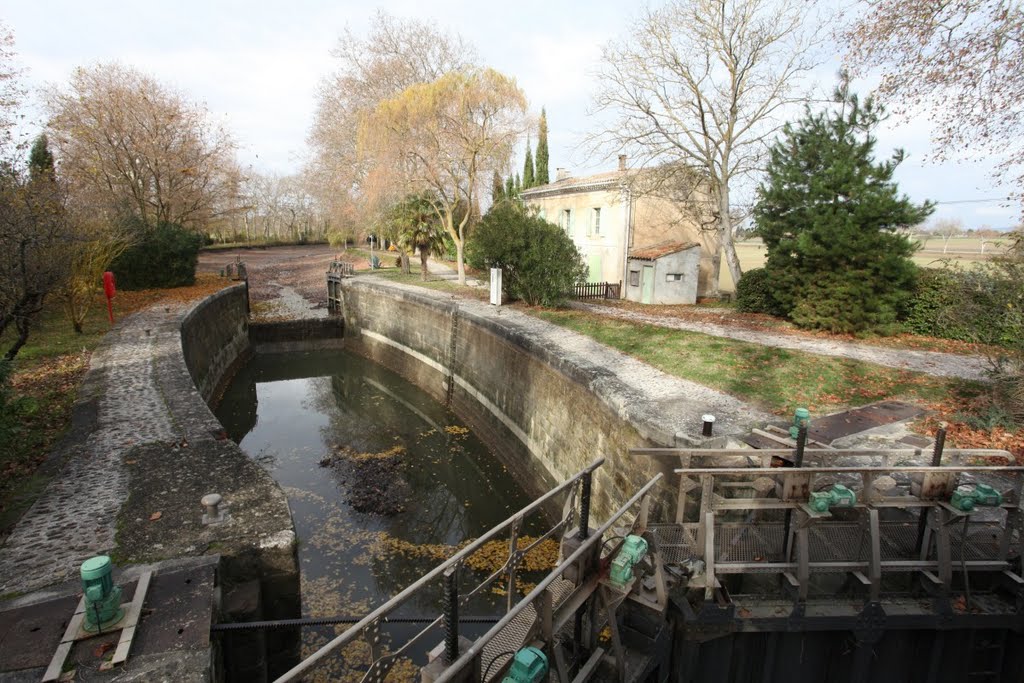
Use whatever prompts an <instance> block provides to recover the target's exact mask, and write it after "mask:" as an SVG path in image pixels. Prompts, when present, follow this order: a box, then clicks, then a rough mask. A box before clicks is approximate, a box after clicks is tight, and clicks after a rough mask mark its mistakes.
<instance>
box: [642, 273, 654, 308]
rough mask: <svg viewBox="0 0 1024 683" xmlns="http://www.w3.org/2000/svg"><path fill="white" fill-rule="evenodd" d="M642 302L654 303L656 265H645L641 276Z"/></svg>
mask: <svg viewBox="0 0 1024 683" xmlns="http://www.w3.org/2000/svg"><path fill="white" fill-rule="evenodd" d="M640 303H644V304H650V303H654V266H644V272H643V273H642V274H641V276H640Z"/></svg>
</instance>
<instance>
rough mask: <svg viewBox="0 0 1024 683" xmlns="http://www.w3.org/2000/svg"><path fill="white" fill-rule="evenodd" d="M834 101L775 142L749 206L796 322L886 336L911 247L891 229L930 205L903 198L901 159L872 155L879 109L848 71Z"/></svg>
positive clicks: (910, 276) (908, 282) (778, 292)
mask: <svg viewBox="0 0 1024 683" xmlns="http://www.w3.org/2000/svg"><path fill="white" fill-rule="evenodd" d="M834 100H835V103H836V105H835V107H833V108H832V109H830V110H827V111H824V112H821V113H817V114H815V113H812V112H811V111H810V109H809V108H808V109H807V111H806V113H805V114H804V117H803V119H801V120H800V121H799V122H798V123H797V125H795V126H794V125H792V124H787V125H786V126H785V128H784V129H783V134H782V137H781V138H780V140H779V141H778V142H777V143H776V144H775V145H774V146H773V147H772V149H771V152H770V157H769V162H768V168H767V179H766V181H765V182H764V183H763V184H762V185H761V186H760V187H759V188H758V195H759V196H758V201H757V204H756V205H755V207H754V220H755V223H756V226H757V233H758V234H759V235H760V236H761V237H762V239H763V240H764V243H765V247H766V248H767V253H768V256H767V261H766V263H765V270H766V271H767V273H766V274H767V281H768V287H769V289H770V291H771V295H772V297H773V298H774V299H775V301H776V302H777V303H778V304H779V307H780V308H781V310H783V311H784V312H785V313H786V314H787V315H789V317H790V318H792V320H793V321H794V322H795V323H796V324H797V325H799V326H800V327H806V328H816V329H823V330H829V331H831V332H847V333H848V332H854V333H858V332H874V333H890V332H892V331H894V330H895V328H896V321H897V318H898V317H899V315H900V314H901V313H903V312H904V309H905V307H906V305H907V303H908V301H909V298H910V294H911V292H912V288H913V283H914V278H915V272H916V267H915V266H914V264H913V262H912V261H911V260H910V256H911V254H913V252H914V246H913V245H912V244H911V242H910V240H909V239H908V238H907V237H906V236H904V235H902V234H899V233H898V232H897V229H898V228H900V227H903V226H909V225H916V224H918V223H921V222H922V221H923V220H924V219H925V218H926V217H927V216H928V215H929V214H931V212H932V211H933V209H934V205H933V204H931V203H930V202H925V203H924V204H921V205H915V204H912V203H911V202H910V200H909V199H908V198H907V197H906V195H901V194H900V193H899V190H898V188H897V186H896V183H895V182H894V181H893V179H892V178H893V173H894V172H895V170H896V167H897V166H898V165H899V164H900V162H901V161H902V160H903V152H902V150H896V152H895V153H894V154H893V156H892V158H891V159H889V160H888V161H884V162H881V163H876V162H875V160H874V147H875V138H874V136H873V135H872V131H873V130H874V129H875V128H876V127H877V126H878V124H879V123H880V122H881V121H882V118H883V114H884V112H883V111H882V110H881V109H880V108H878V107H876V106H875V104H874V103H873V101H872V100H871V98H867V99H866V100H865V101H864V102H861V101H860V100H859V99H858V98H857V96H856V95H854V94H852V93H850V91H849V83H848V81H847V80H846V79H845V78H844V80H843V82H842V83H841V85H840V86H839V87H838V88H837V89H836V92H835V96H834Z"/></svg>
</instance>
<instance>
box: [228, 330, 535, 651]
mask: <svg viewBox="0 0 1024 683" xmlns="http://www.w3.org/2000/svg"><path fill="white" fill-rule="evenodd" d="M215 413H216V415H217V418H218V419H219V420H220V422H221V424H223V425H224V427H225V429H226V430H227V431H228V434H229V435H230V437H231V438H232V439H233V440H234V441H236V442H237V443H238V444H239V445H240V447H241V448H242V450H243V451H245V452H246V453H247V454H248V455H249V456H250V457H252V458H254V459H255V460H257V461H258V462H259V463H260V464H262V465H263V467H265V468H266V469H267V471H268V472H270V474H271V475H272V476H273V477H274V479H275V480H277V481H278V482H279V483H280V485H281V486H282V488H283V489H284V491H285V493H286V494H287V496H288V502H289V505H290V506H291V510H292V515H293V517H294V521H295V529H296V533H297V535H298V539H299V549H298V556H299V563H300V573H301V586H302V611H303V616H311V615H315V616H333V615H352V616H356V617H362V616H364V615H365V614H366V613H367V612H369V611H370V610H372V609H373V608H374V607H376V606H377V605H379V604H381V603H383V602H384V601H385V600H387V599H388V598H389V597H391V596H393V595H395V594H397V593H399V592H400V591H401V590H402V589H404V588H405V587H406V586H408V585H409V584H411V583H413V582H414V581H416V580H417V579H418V578H419V577H420V576H422V575H423V574H424V573H426V572H428V571H429V570H430V569H431V568H433V567H434V566H436V565H437V564H439V563H440V562H441V561H443V557H444V556H441V557H439V556H438V554H437V552H444V550H443V549H438V548H436V546H438V545H445V546H454V545H457V544H459V543H461V542H463V541H465V540H467V539H470V538H474V537H476V536H479V535H480V534H481V533H483V532H485V531H486V530H488V529H490V528H491V527H493V526H495V525H497V524H498V523H500V522H502V521H504V520H505V519H506V518H508V517H509V516H510V515H511V514H512V513H514V512H515V511H517V510H519V509H521V508H522V507H524V506H525V505H527V504H529V503H530V498H528V497H527V495H526V494H525V493H524V491H523V490H522V488H521V487H520V486H519V485H518V484H517V483H516V482H515V481H514V480H513V478H512V477H511V475H510V474H509V473H508V472H506V470H505V468H504V467H503V466H502V464H501V463H500V462H499V461H498V459H497V458H496V457H495V456H494V455H493V454H491V452H490V451H489V450H488V449H487V447H486V446H484V444H483V443H482V442H481V441H480V440H479V439H478V438H477V437H476V436H475V435H474V434H473V433H472V432H471V431H469V430H468V429H466V427H465V426H464V424H463V423H462V422H461V421H460V420H459V419H458V418H457V417H456V416H455V415H454V414H453V413H452V412H450V411H448V410H446V409H445V408H444V406H442V405H440V404H439V403H437V402H436V401H435V400H433V399H432V398H431V397H430V396H429V395H427V394H426V393H425V392H423V391H422V390H420V389H419V388H417V387H416V386H414V385H412V384H410V383H409V382H407V381H405V380H404V379H402V378H401V377H400V376H398V375H397V374H395V373H392V372H390V371H388V370H387V369H385V368H383V367H381V366H379V365H376V364H374V363H372V362H369V361H367V360H365V359H363V358H361V357H359V356H356V355H354V354H351V353H349V352H344V351H337V350H333V351H324V352H309V353H287V354H267V355H263V354H257V355H256V356H254V357H253V359H252V360H251V361H250V362H249V363H247V364H246V365H245V367H243V368H242V369H241V371H240V372H239V373H238V374H237V375H236V376H235V378H234V379H233V380H232V382H231V384H230V386H229V387H228V389H227V391H226V392H225V394H224V396H223V398H222V399H221V401H220V403H219V405H218V406H217V409H216V410H215ZM396 448H397V449H399V450H397V451H395V452H398V453H399V454H400V456H399V457H400V459H401V465H400V467H399V471H400V476H401V479H402V480H404V482H405V483H404V484H403V485H401V486H402V488H400V489H398V491H399V492H400V494H401V495H400V501H399V506H400V507H401V508H402V509H401V511H398V512H396V513H394V514H389V515H385V514H378V513H375V512H359V511H357V510H356V509H354V507H353V503H352V498H353V494H354V493H355V494H358V493H363V494H365V493H367V492H366V491H360V490H357V489H361V488H364V487H366V486H371V487H374V486H378V485H379V486H380V487H384V486H386V485H387V484H388V481H387V480H382V481H370V482H367V481H365V480H362V479H360V477H358V476H356V475H355V474H354V469H353V464H352V463H353V458H355V459H358V458H359V457H360V456H358V455H354V454H378V453H382V452H387V451H389V450H391V449H396ZM325 459H329V460H330V461H331V462H332V463H333V464H327V463H325ZM322 463H323V464H322ZM325 465H326V466H325ZM541 526H542V523H541V520H539V519H535V520H532V521H529V522H528V524H527V527H526V529H524V532H525V533H530V532H537V531H538V530H539V527H541ZM499 538H504V539H507V538H508V534H507V533H506V534H504V535H503V536H499ZM452 552H454V548H449V549H448V551H447V554H449V555H450V554H451V553H452ZM445 556H447V555H445ZM472 574H474V573H473V572H468V575H467V576H465V577H464V580H463V581H462V585H463V586H464V587H465V586H468V585H470V580H471V579H472V578H473V577H472ZM477 574H478V573H477ZM483 576H484V575H483V574H478V578H483ZM472 583H474V584H475V582H472ZM503 602H504V599H503V598H500V597H498V596H497V595H495V594H494V593H490V592H487V593H486V594H485V595H484V596H483V597H482V599H479V600H475V601H474V602H473V603H471V604H470V605H467V606H465V607H463V608H462V614H495V613H497V611H498V610H499V605H500V604H502V603H503ZM440 605H441V601H440V585H438V586H437V587H436V590H432V591H428V592H427V593H425V594H423V596H422V597H421V598H420V599H419V600H417V601H416V602H415V603H413V604H407V605H406V606H404V607H403V608H402V609H400V610H399V612H398V614H401V615H409V616H412V615H417V616H418V615H429V616H436V615H437V614H438V613H439V610H440ZM391 628H392V630H394V629H395V628H397V627H391ZM483 630H486V628H485V627H484V628H482V630H481V627H470V628H469V629H467V631H466V634H467V635H472V634H473V632H476V633H480V632H482V631H483ZM303 631H304V632H303V642H304V650H305V651H306V652H308V651H309V650H310V648H313V647H316V646H317V645H319V644H322V643H324V642H326V641H327V640H328V639H329V638H330V637H333V635H334V633H335V631H334V630H333V629H331V628H329V627H317V628H307V629H303ZM402 631H404V632H406V633H408V632H409V631H410V629H409V628H405V629H402ZM435 631H436V637H433V634H431V637H428V638H426V639H425V640H427V641H429V642H428V643H427V646H428V649H429V647H432V646H433V645H435V644H436V643H437V642H439V640H440V638H441V632H440V630H437V629H435ZM339 632H340V631H339ZM389 635H390V637H395V638H398V639H399V640H400V639H401V638H399V636H400V634H398V633H391V634H389ZM417 649H419V648H417ZM420 654H422V653H420ZM416 659H419V657H416Z"/></svg>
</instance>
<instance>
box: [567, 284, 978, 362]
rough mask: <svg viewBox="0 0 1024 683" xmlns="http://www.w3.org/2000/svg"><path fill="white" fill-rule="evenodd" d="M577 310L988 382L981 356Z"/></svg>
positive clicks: (595, 308)
mask: <svg viewBox="0 0 1024 683" xmlns="http://www.w3.org/2000/svg"><path fill="white" fill-rule="evenodd" d="M573 307H574V308H577V309H581V310H585V311H589V312H591V313H597V314H599V315H604V316H609V317H614V318H620V319H623V320H629V321H631V322H637V323H644V324H648V325H657V326H659V327H668V328H671V329H676V330H687V331H689V332H700V333H701V334H709V335H711V336H714V337H725V338H728V339H737V340H739V341H745V342H750V343H752V344H761V345H763V346H774V347H778V348H781V349H792V350H794V351H804V352H806V353H816V354H819V355H822V356H836V357H839V358H852V359H853V360H859V361H864V362H866V363H875V364H876V365H884V366H886V367H890V368H899V369H901V370H911V371H914V372H923V373H926V374H929V375H934V376H936V377H960V378H962V379H971V380H981V379H985V377H986V375H985V372H986V370H987V369H988V364H987V363H986V361H985V359H984V358H981V357H978V356H961V355H958V354H953V353H940V352H938V351H915V350H911V349H890V348H886V347H883V346H875V345H873V344H857V343H855V342H845V341H838V340H831V339H820V338H814V337H803V336H797V335H788V334H779V333H773V332H765V331H761V330H750V329H747V328H744V327H736V326H733V325H721V324H718V323H714V322H711V321H708V322H695V321H690V320H680V319H679V318H672V317H666V316H658V315H650V314H647V313H639V312H636V311H630V310H624V309H619V308H614V307H612V306H602V305H600V304H588V303H582V302H578V303H574V304H573Z"/></svg>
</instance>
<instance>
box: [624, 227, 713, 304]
mask: <svg viewBox="0 0 1024 683" xmlns="http://www.w3.org/2000/svg"><path fill="white" fill-rule="evenodd" d="M700 256H701V247H700V244H698V243H697V242H690V243H689V244H686V243H684V242H673V243H669V244H662V245H659V246H655V247H648V248H646V249H634V250H632V251H630V253H629V263H628V265H627V269H626V272H627V273H628V275H627V277H626V282H625V290H626V291H625V294H624V297H625V298H626V299H629V300H630V301H637V302H639V303H642V304H695V303H697V278H696V277H693V276H692V275H691V276H689V277H687V274H692V273H697V272H698V271H699V268H700Z"/></svg>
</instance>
